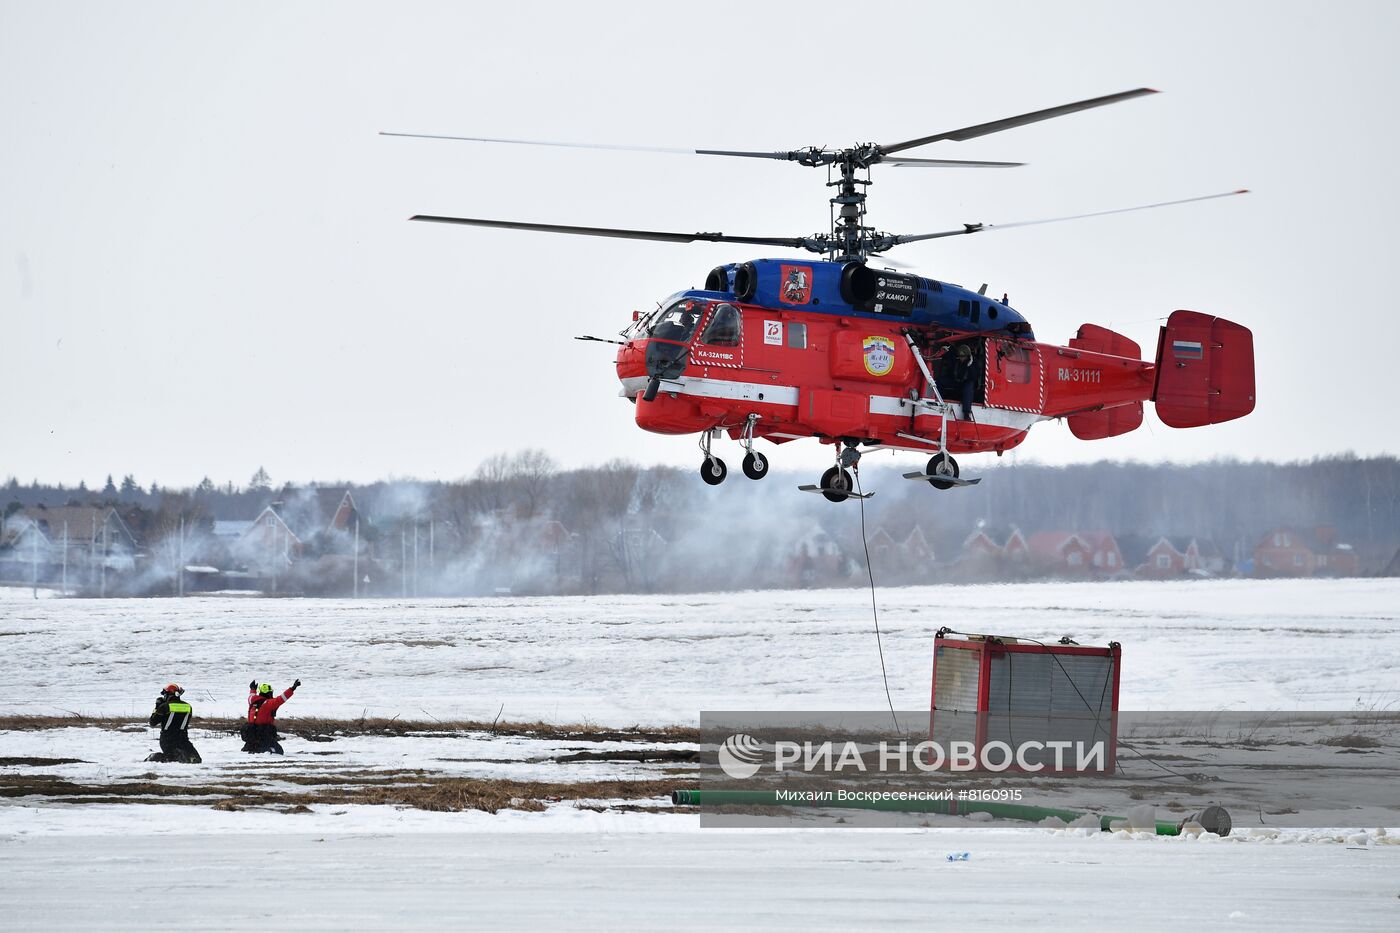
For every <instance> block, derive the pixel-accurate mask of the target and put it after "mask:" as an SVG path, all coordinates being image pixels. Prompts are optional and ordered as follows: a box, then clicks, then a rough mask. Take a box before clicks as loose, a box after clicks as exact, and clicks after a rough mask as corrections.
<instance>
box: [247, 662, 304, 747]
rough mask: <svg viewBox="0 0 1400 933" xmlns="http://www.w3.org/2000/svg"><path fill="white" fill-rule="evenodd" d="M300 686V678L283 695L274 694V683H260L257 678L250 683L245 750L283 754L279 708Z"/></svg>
mask: <svg viewBox="0 0 1400 933" xmlns="http://www.w3.org/2000/svg"><path fill="white" fill-rule="evenodd" d="M300 686H301V681H300V680H298V681H296V682H295V683H293V684H292V685H291V686H290V687H288V688H287V689H286V690H285V691H283V692H282V695H281V696H274V695H273V693H272V684H260V683H258V682H257V681H256V680H254V681H252V682H251V683H249V684H248V722H247V723H245V724H244V726H243V751H245V752H250V753H253V754H258V753H260V752H271V753H272V754H274V755H280V754H282V742H281V741H280V739H279V738H278V735H277V710H278V709H280V708H281V706H282V704H283V703H286V702H287V701H288V700H290V699H291V698H292V694H293V693H295V692H296V689H297V687H300Z"/></svg>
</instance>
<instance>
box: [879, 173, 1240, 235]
mask: <svg viewBox="0 0 1400 933" xmlns="http://www.w3.org/2000/svg"><path fill="white" fill-rule="evenodd" d="M1248 193H1249V189H1248V188H1240V189H1239V190H1237V191H1224V192H1221V193H1220V194H1206V195H1202V196H1201V197H1198V198H1182V199H1181V200H1179V201H1160V202H1158V203H1156V204H1140V205H1138V206H1137V207H1119V208H1115V209H1113V210H1111V211H1094V212H1093V213H1092V214H1072V215H1070V216H1069V217H1047V218H1045V219H1043V220H1018V221H1014V222H1012V223H1006V224H963V228H962V229H961V230H944V231H942V232H941V233H914V234H904V235H900V236H894V237H891V238H890V239H891V241H892V242H891V243H890V245H891V246H894V245H898V244H900V243H914V242H917V241H919V240H937V239H940V238H941V237H948V236H966V235H967V234H969V233H985V232H987V231H989V230H1010V229H1011V228H1012V227H1033V226H1036V225H1037V224H1057V223H1060V222H1061V221H1065V220H1083V219H1085V218H1087V217H1105V216H1107V215H1109V214H1126V213H1129V212H1131V211H1146V210H1151V209H1152V208H1154V207H1171V206H1172V205H1174V204H1190V203H1192V202H1194V201H1210V200H1214V199H1215V198H1228V197H1233V196H1234V195H1237V194H1248ZM885 248H888V247H885Z"/></svg>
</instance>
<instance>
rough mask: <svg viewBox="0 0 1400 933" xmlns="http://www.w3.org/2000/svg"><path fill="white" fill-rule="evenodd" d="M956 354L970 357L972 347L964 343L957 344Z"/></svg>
mask: <svg viewBox="0 0 1400 933" xmlns="http://www.w3.org/2000/svg"><path fill="white" fill-rule="evenodd" d="M958 356H960V357H969V358H970V357H971V356H972V348H971V347H969V346H968V345H967V344H965V343H960V344H958Z"/></svg>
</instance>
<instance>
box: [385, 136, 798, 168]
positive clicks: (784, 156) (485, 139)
mask: <svg viewBox="0 0 1400 933" xmlns="http://www.w3.org/2000/svg"><path fill="white" fill-rule="evenodd" d="M379 135H380V136H403V137H409V138H412V139H454V140H458V141H461V142H469V143H504V144H506V145H510V146H555V147H557V148H561V149H620V150H624V151H629V152H666V153H671V154H673V155H717V156H738V157H740V158H745V159H780V160H784V161H787V160H791V159H795V158H796V157H797V155H798V154H797V153H791V152H745V151H741V150H729V149H679V148H675V147H672V146H624V145H616V144H613V143H562V142H552V141H549V140H543V139H494V138H492V137H489V136H441V135H437V134H434V133H389V132H385V131H380V133H379Z"/></svg>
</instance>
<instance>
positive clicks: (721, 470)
mask: <svg viewBox="0 0 1400 933" xmlns="http://www.w3.org/2000/svg"><path fill="white" fill-rule="evenodd" d="M728 475H729V467H727V466H725V465H724V461H723V460H721V459H720V458H719V457H710V458H709V459H708V460H706V461H705V462H704V463H702V464H700V478H701V479H703V480H704V481H705V482H707V483H709V484H710V485H711V486H718V485H719V484H720V483H722V482H724V478H725V477H726V476H728Z"/></svg>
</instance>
